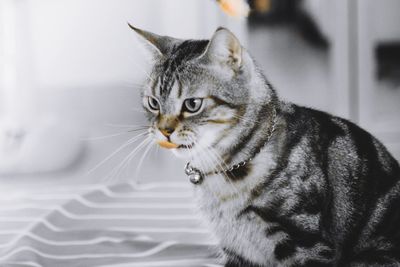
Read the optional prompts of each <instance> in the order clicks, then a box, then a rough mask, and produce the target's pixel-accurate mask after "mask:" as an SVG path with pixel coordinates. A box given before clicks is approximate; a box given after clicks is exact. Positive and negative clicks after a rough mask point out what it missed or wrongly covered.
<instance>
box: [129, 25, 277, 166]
mask: <svg viewBox="0 0 400 267" xmlns="http://www.w3.org/2000/svg"><path fill="white" fill-rule="evenodd" d="M130 26H131V25H130ZM131 28H132V29H133V30H135V31H136V32H137V33H138V34H139V35H140V36H141V37H143V38H142V39H143V40H144V41H145V43H146V44H147V47H148V48H149V49H150V51H151V52H152V54H153V55H154V59H155V60H154V65H153V67H152V70H151V72H150V73H149V75H148V77H147V81H146V83H145V85H144V87H143V91H142V97H143V106H144V108H145V110H146V111H147V113H148V118H149V121H150V125H151V133H152V135H153V136H154V139H155V141H156V142H158V143H159V144H160V145H161V146H163V147H167V148H171V150H172V151H173V152H174V154H175V155H177V156H179V157H185V158H190V157H195V156H196V155H199V154H200V155H201V154H202V155H208V156H207V157H210V156H211V157H222V156H223V155H224V152H227V151H228V150H229V148H230V147H231V146H232V145H233V144H235V142H238V140H239V138H240V132H243V131H245V130H246V128H248V129H251V128H252V125H253V124H254V121H252V120H251V116H252V115H254V114H252V110H253V111H254V112H255V111H256V109H257V108H256V107H257V105H256V102H257V101H258V102H264V103H265V101H268V100H269V99H270V98H271V92H272V91H270V90H268V89H265V90H264V88H265V81H264V79H263V77H262V75H260V74H259V72H257V70H256V67H255V65H254V62H253V60H252V59H251V57H250V56H249V55H248V53H247V52H246V50H245V49H244V48H243V47H242V46H241V44H240V43H239V41H238V39H237V38H236V37H235V36H234V35H233V33H231V32H230V31H229V30H227V29H225V28H219V29H217V31H216V32H215V33H214V35H213V36H212V38H211V39H210V40H180V39H175V38H171V37H166V36H159V35H156V34H153V33H150V32H147V31H143V30H140V29H137V28H135V27H133V26H131ZM260 88H261V90H260ZM251 104H253V105H251ZM249 116H250V117H249ZM248 117H249V118H248Z"/></svg>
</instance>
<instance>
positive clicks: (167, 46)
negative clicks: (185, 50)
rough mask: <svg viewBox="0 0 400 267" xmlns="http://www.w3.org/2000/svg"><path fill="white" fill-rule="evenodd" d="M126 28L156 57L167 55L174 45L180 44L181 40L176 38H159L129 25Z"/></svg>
mask: <svg viewBox="0 0 400 267" xmlns="http://www.w3.org/2000/svg"><path fill="white" fill-rule="evenodd" d="M128 26H129V27H130V28H131V29H132V30H134V31H135V32H136V33H137V34H138V35H139V36H140V37H141V39H142V40H143V41H144V43H145V45H146V47H147V48H148V49H149V50H150V52H151V53H152V54H153V55H154V56H156V57H160V56H165V55H167V54H168V53H169V52H170V51H171V50H172V48H173V47H174V45H176V44H177V43H180V42H181V40H179V39H176V38H172V37H168V36H160V35H157V34H155V33H152V32H148V31H145V30H142V29H139V28H136V27H134V26H132V25H131V24H129V23H128Z"/></svg>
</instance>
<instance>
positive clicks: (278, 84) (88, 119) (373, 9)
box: [0, 0, 400, 187]
mask: <svg viewBox="0 0 400 267" xmlns="http://www.w3.org/2000/svg"><path fill="white" fill-rule="evenodd" d="M248 3H249V5H250V8H251V12H250V14H249V16H248V17H247V18H236V17H230V16H229V15H227V14H225V13H223V12H222V10H221V9H220V7H219V5H218V3H217V1H215V0H168V1H166V0H146V1H143V0H113V1H111V0H85V1H78V0H68V1H67V0H1V1H0V187H1V186H5V185H8V186H13V185H14V186H15V185H17V186H22V185H24V186H27V185H29V186H39V187H41V186H44V185H46V186H51V185H60V184H70V185H79V184H95V183H104V182H110V181H122V180H123V181H140V182H150V181H156V180H158V181H165V182H167V181H170V180H174V181H178V180H184V179H186V177H185V176H184V174H183V166H184V162H181V161H179V160H177V159H175V158H173V157H171V155H170V154H169V153H168V151H167V152H165V151H163V150H160V149H158V148H157V147H156V145H153V146H151V147H146V146H140V144H141V141H142V140H143V139H144V138H141V137H138V138H137V139H136V140H135V141H134V142H130V143H129V142H128V141H129V140H130V139H131V138H133V137H134V136H136V135H138V134H140V132H132V131H130V130H131V129H133V128H137V126H138V125H139V126H141V125H146V121H145V119H144V114H143V112H142V111H141V105H140V103H141V100H140V99H139V91H140V85H141V83H142V81H143V80H144V79H145V77H146V75H147V74H146V73H147V72H148V71H149V66H150V57H149V54H148V53H147V51H146V50H145V49H144V48H143V46H142V44H141V43H140V42H139V40H138V39H137V36H135V34H134V32H132V31H131V30H130V29H129V28H128V26H127V24H126V23H127V22H130V23H131V24H133V25H135V26H137V27H139V28H143V29H146V30H149V31H153V32H155V33H158V34H160V35H170V36H174V37H179V38H193V39H198V38H200V39H208V38H210V36H211V35H212V33H213V32H214V31H215V29H216V28H217V27H218V26H225V27H228V28H229V29H231V30H232V31H233V32H234V33H235V34H236V35H237V36H238V37H239V39H240V40H241V41H242V43H243V45H244V46H245V47H247V48H248V50H249V51H250V53H251V54H252V55H253V57H254V58H255V59H256V60H257V62H258V64H259V65H260V66H261V67H262V69H264V72H265V74H266V76H267V77H268V79H269V80H270V81H271V83H272V84H273V85H274V87H275V88H276V89H277V91H278V93H279V95H280V96H281V98H282V99H285V100H288V101H292V102H295V103H298V104H301V105H306V106H310V107H314V108H317V109H321V110H324V111H327V112H330V113H333V114H335V115H339V116H342V117H345V118H347V119H350V120H351V121H353V122H356V123H357V124H359V125H361V126H362V127H363V128H365V129H367V130H368V131H370V132H372V133H373V134H374V135H375V136H377V137H378V138H379V139H380V140H381V141H382V142H383V143H384V144H385V145H386V146H387V147H388V149H389V150H390V151H391V152H392V153H393V154H394V155H395V156H396V157H397V159H400V16H399V11H400V1H399V0H382V1H373V0H362V1H361V0H358V1H357V0H354V1H349V0H336V1H323V0H303V1H302V0H250V1H248ZM127 142H128V143H127ZM135 149H137V150H135Z"/></svg>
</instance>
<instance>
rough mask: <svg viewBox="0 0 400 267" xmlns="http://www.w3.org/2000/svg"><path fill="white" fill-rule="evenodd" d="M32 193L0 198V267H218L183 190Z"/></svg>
mask: <svg viewBox="0 0 400 267" xmlns="http://www.w3.org/2000/svg"><path fill="white" fill-rule="evenodd" d="M31 191H32V190H30V192H29V193H27V192H23V191H21V192H15V190H14V191H8V192H0V194H1V195H0V266H2V267H4V266H32V267H67V266H68V267H71V266H82V267H91V266H96V267H100V266H101V267H135V266H138V267H146V266H151V267H153V266H170V267H179V266H184V267H192V266H193V267H195V266H196V267H197V266H204V267H207V266H208V267H212V266H221V265H218V260H217V257H216V251H217V250H216V248H215V244H216V242H215V240H213V238H212V236H211V235H210V233H209V231H208V230H207V228H206V227H205V226H204V225H202V223H201V220H200V218H198V216H197V215H196V212H195V211H196V208H195V205H194V203H193V200H192V193H191V192H192V190H191V189H190V186H189V185H187V184H181V183H169V184H148V185H142V186H133V185H131V184H118V185H113V186H89V187H85V188H80V189H79V190H77V188H76V187H70V188H59V189H53V188H51V191H50V192H46V188H44V189H41V190H35V192H31ZM11 192H12V193H11Z"/></svg>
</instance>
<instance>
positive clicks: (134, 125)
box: [105, 123, 150, 128]
mask: <svg viewBox="0 0 400 267" xmlns="http://www.w3.org/2000/svg"><path fill="white" fill-rule="evenodd" d="M105 126H107V127H115V128H130V127H143V128H148V127H150V126H149V125H140V124H116V123H106V124H105Z"/></svg>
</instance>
